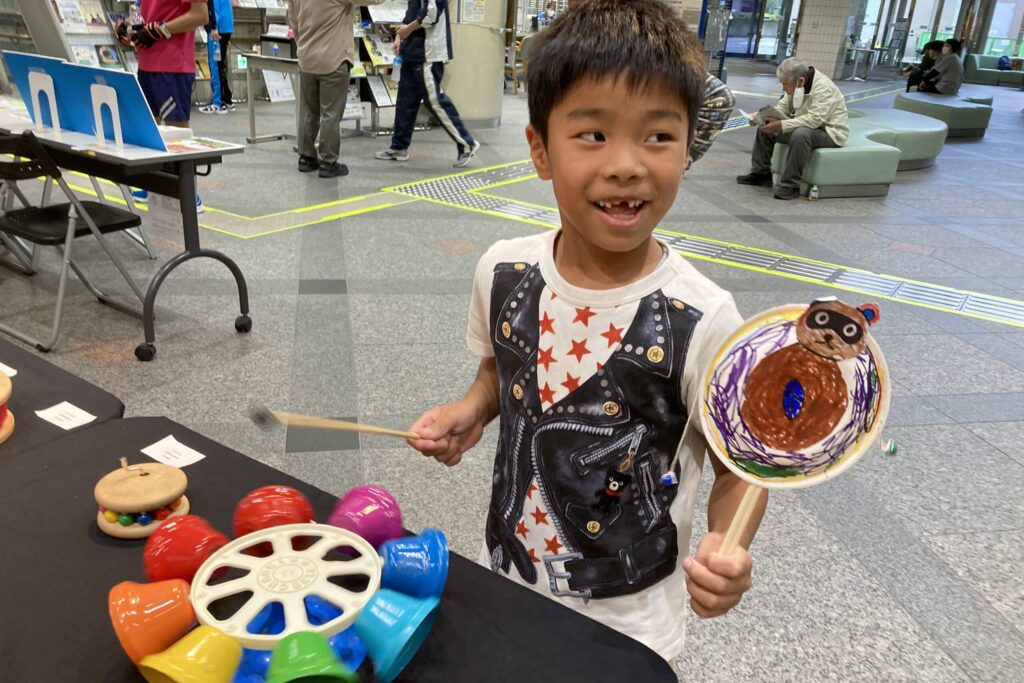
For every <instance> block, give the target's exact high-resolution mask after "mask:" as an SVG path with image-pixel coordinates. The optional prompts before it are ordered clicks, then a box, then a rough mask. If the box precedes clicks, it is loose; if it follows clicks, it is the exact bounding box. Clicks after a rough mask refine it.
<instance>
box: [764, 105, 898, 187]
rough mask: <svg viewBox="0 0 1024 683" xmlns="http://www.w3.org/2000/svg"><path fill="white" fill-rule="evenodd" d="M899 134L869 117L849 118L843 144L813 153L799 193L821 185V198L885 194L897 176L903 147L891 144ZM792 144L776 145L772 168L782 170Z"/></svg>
mask: <svg viewBox="0 0 1024 683" xmlns="http://www.w3.org/2000/svg"><path fill="white" fill-rule="evenodd" d="M895 135H896V133H895V132H894V131H892V130H890V129H888V128H885V127H883V126H880V125H878V124H876V123H874V122H872V121H871V120H870V119H869V118H868V117H863V116H862V117H854V118H851V119H850V136H849V138H847V140H846V144H845V145H844V146H842V147H831V148H825V147H822V148H819V149H816V150H814V153H813V154H811V160H810V161H809V162H807V167H806V168H805V169H804V173H803V179H802V180H801V182H800V194H803V195H806V194H807V193H808V191H809V189H810V187H811V186H812V185H817V186H818V197H820V198H823V199H824V198H828V197H884V196H885V195H887V194H889V186H890V185H891V184H892V181H894V180H895V179H896V170H897V168H898V167H899V164H900V154H901V152H900V150H899V149H898V148H897V147H894V146H893V145H892V144H891V141H892V140H893V139H894V138H895ZM788 154H789V145H783V144H777V145H775V152H774V155H773V156H772V171H773V172H775V173H781V171H782V168H783V167H784V165H785V163H786V156H787V155H788Z"/></svg>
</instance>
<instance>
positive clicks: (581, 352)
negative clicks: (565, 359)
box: [569, 339, 590, 363]
mask: <svg viewBox="0 0 1024 683" xmlns="http://www.w3.org/2000/svg"><path fill="white" fill-rule="evenodd" d="M588 353H590V349H588V348H587V340H586V339H581V340H579V341H576V340H575V339H573V340H572V351H570V352H569V355H570V356H576V362H577V363H582V362H583V356H585V355H587V354H588Z"/></svg>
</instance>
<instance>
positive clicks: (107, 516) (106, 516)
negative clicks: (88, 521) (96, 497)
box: [103, 510, 121, 524]
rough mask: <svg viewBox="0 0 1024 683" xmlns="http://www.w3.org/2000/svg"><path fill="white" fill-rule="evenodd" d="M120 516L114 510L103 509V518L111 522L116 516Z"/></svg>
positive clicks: (115, 519) (114, 520)
mask: <svg viewBox="0 0 1024 683" xmlns="http://www.w3.org/2000/svg"><path fill="white" fill-rule="evenodd" d="M120 516H121V515H120V514H119V513H117V512H114V511H113V510H104V511H103V519H105V520H107V521H108V522H110V523H111V524H113V523H114V522H116V521H117V518H118V517H120Z"/></svg>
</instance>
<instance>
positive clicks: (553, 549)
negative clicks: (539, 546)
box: [544, 534, 562, 555]
mask: <svg viewBox="0 0 1024 683" xmlns="http://www.w3.org/2000/svg"><path fill="white" fill-rule="evenodd" d="M561 547H562V544H561V543H559V542H558V534H555V535H554V536H552V537H551V538H545V539H544V550H545V552H549V553H551V554H552V555H557V554H558V549H559V548H561Z"/></svg>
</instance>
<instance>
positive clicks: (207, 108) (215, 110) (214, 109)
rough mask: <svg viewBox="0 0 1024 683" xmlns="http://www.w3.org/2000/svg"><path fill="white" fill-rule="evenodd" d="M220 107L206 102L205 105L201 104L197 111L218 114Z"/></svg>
mask: <svg viewBox="0 0 1024 683" xmlns="http://www.w3.org/2000/svg"><path fill="white" fill-rule="evenodd" d="M220 109H221V108H220V107H218V106H217V105H216V104H206V105H203V106H202V107H199V113H200V114H219V113H220Z"/></svg>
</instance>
